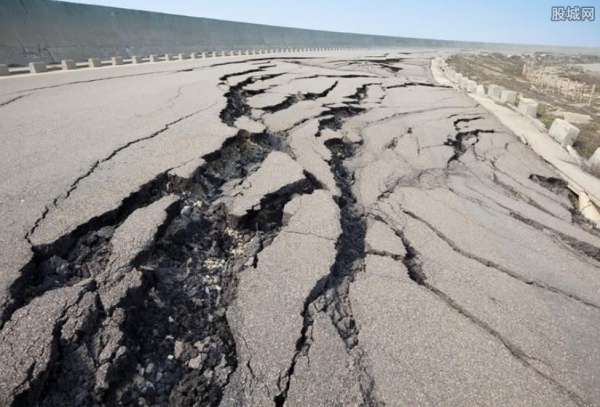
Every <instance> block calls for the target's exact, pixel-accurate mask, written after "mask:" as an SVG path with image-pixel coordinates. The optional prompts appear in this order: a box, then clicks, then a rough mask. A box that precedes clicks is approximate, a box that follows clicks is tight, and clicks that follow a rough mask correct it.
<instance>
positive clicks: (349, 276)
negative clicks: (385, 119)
mask: <svg viewBox="0 0 600 407" xmlns="http://www.w3.org/2000/svg"><path fill="white" fill-rule="evenodd" d="M359 93H360V95H362V97H364V92H360V91H359ZM359 98H360V97H359ZM362 111H363V109H356V110H346V109H343V108H342V109H332V111H331V112H329V114H333V115H334V120H333V121H332V122H330V123H334V124H335V125H336V127H337V126H338V125H341V123H342V121H343V119H344V118H345V117H350V116H353V115H356V114H359V113H360V112H362ZM325 145H326V147H327V148H328V149H329V150H330V151H331V153H332V157H331V160H330V163H329V164H330V167H331V171H332V173H333V174H334V179H335V181H336V185H337V186H338V188H339V189H340V192H341V195H340V197H339V198H337V199H336V202H337V204H338V206H339V208H340V215H341V216H340V222H341V228H342V233H341V235H340V237H339V239H338V242H337V244H336V251H337V254H336V259H335V262H334V264H333V266H332V267H331V270H330V273H329V274H328V275H327V276H326V277H324V278H323V279H321V280H319V281H317V283H316V284H315V286H314V287H313V289H312V290H311V292H310V294H309V295H308V297H307V298H306V299H305V302H304V308H303V311H302V317H303V325H302V328H301V331H300V336H299V337H298V340H297V342H296V351H295V353H294V356H293V357H292V360H291V363H290V366H289V368H288V369H287V371H286V373H285V374H284V375H283V376H282V377H280V378H279V381H278V387H279V390H280V392H279V394H277V395H276V396H275V397H274V399H273V401H274V402H275V405H276V406H277V407H282V406H284V405H285V403H286V400H287V396H288V392H289V389H290V384H291V377H292V375H293V374H294V369H295V366H296V363H297V361H298V359H299V358H300V357H302V356H306V357H308V353H309V350H310V347H311V345H312V343H313V339H312V326H313V323H314V319H315V316H316V314H317V313H325V314H326V315H327V316H328V317H329V318H330V320H331V322H332V324H333V326H334V327H335V328H336V330H337V332H338V335H339V336H340V338H341V339H342V340H343V341H344V343H345V345H346V348H347V349H348V351H349V352H351V351H353V350H354V352H353V353H351V355H352V356H353V357H354V361H355V365H356V366H357V367H358V368H359V372H358V373H359V384H360V388H361V392H362V396H363V404H364V405H365V406H371V405H376V401H375V398H374V391H373V388H374V382H373V379H372V378H371V377H370V376H369V375H368V374H367V372H366V369H365V367H364V366H363V358H362V356H363V354H362V351H361V350H360V349H357V344H358V330H357V326H356V321H355V319H354V315H353V313H352V307H351V304H350V300H349V289H350V284H351V283H352V282H353V281H354V278H355V276H356V275H357V273H359V272H360V271H363V270H364V266H365V265H364V257H365V231H366V222H365V218H364V212H363V209H362V206H361V205H360V204H358V202H357V199H356V197H355V196H354V194H353V192H352V184H353V183H354V174H353V173H350V172H349V171H348V170H347V168H346V167H345V165H344V161H345V160H347V159H349V158H351V157H352V156H353V155H354V154H355V151H356V145H355V144H352V143H350V142H347V141H343V140H338V139H332V140H328V141H327V142H326V143H325Z"/></svg>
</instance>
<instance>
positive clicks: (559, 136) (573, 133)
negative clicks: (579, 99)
mask: <svg viewBox="0 0 600 407" xmlns="http://www.w3.org/2000/svg"><path fill="white" fill-rule="evenodd" d="M548 135H550V137H552V138H553V139H554V140H556V141H558V142H559V143H560V145H561V146H563V147H566V146H572V145H573V143H575V140H577V137H578V136H579V129H578V128H577V127H575V126H573V125H572V124H571V123H569V122H568V121H566V120H563V119H554V121H553V122H552V126H550V130H548Z"/></svg>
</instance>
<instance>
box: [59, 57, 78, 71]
mask: <svg viewBox="0 0 600 407" xmlns="http://www.w3.org/2000/svg"><path fill="white" fill-rule="evenodd" d="M60 66H61V67H62V70H63V71H72V70H73V69H77V64H76V63H75V61H73V60H72V59H63V60H62V61H61V62H60Z"/></svg>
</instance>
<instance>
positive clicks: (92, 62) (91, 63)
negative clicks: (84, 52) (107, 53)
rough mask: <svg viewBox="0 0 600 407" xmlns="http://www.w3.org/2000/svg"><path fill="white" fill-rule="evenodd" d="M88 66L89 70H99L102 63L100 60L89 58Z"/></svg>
mask: <svg viewBox="0 0 600 407" xmlns="http://www.w3.org/2000/svg"><path fill="white" fill-rule="evenodd" d="M88 66H89V67H90V68H100V67H101V66H102V61H100V58H90V59H88Z"/></svg>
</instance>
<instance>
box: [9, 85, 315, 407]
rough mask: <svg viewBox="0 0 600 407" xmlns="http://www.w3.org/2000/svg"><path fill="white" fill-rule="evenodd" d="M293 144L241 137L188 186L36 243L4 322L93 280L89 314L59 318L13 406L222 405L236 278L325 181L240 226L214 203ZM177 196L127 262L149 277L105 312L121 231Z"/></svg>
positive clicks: (241, 109) (304, 184)
mask: <svg viewBox="0 0 600 407" xmlns="http://www.w3.org/2000/svg"><path fill="white" fill-rule="evenodd" d="M273 76H276V75H263V76H261V77H260V79H265V78H270V77H273ZM256 80H259V78H257V77H251V78H248V79H247V80H245V81H243V82H241V84H238V85H236V86H233V87H231V89H230V92H229V93H228V105H227V108H226V109H225V111H223V112H222V113H221V117H222V120H223V122H225V123H227V122H228V121H233V120H235V118H236V117H239V116H240V115H241V114H244V113H245V112H247V110H248V107H247V105H246V104H245V97H246V96H247V95H248V94H249V92H248V91H246V90H245V89H244V86H245V85H247V84H249V83H252V82H254V81H256ZM285 137H286V135H285V134H284V133H282V134H275V135H274V134H270V133H267V132H266V131H265V132H263V133H260V134H250V133H248V132H246V131H239V132H238V134H237V136H235V137H233V138H231V139H229V140H228V141H227V142H226V143H225V144H224V145H223V146H222V148H221V149H220V150H218V151H217V152H215V153H213V154H209V155H207V156H204V157H202V158H203V159H204V160H205V162H206V164H205V165H203V166H202V167H200V168H199V169H198V170H197V171H196V174H195V175H194V176H193V177H191V178H190V179H187V180H184V179H180V178H177V177H175V176H170V175H169V174H168V172H165V173H163V174H160V175H159V176H157V177H156V178H155V179H154V180H152V181H151V182H150V183H148V184H147V185H144V186H142V187H141V188H140V190H139V191H138V192H135V193H133V194H132V195H131V196H130V197H129V198H127V199H126V200H124V201H123V203H122V205H121V206H120V207H119V208H118V209H117V210H115V211H112V212H109V213H105V214H104V215H102V216H100V217H98V218H96V219H93V220H91V221H90V222H88V223H86V224H84V225H81V226H80V227H78V228H77V229H76V230H75V231H74V232H72V233H70V234H69V235H67V236H63V237H61V238H60V239H59V240H58V241H56V242H55V243H53V244H51V245H48V246H44V247H35V248H34V251H35V256H34V260H33V261H32V263H31V264H30V265H29V267H28V268H27V273H24V274H23V277H22V278H21V279H20V281H19V282H18V284H15V285H14V286H13V290H12V291H13V297H14V299H15V300H14V302H13V304H12V307H11V309H10V312H9V313H7V314H6V315H5V319H4V321H3V322H5V321H6V320H8V319H9V318H10V315H11V314H12V313H13V312H14V311H15V310H16V309H18V308H20V307H23V306H26V305H27V304H29V303H30V302H31V301H32V300H33V299H35V298H39V297H41V296H44V295H45V294H46V293H48V292H49V291H51V290H56V289H59V288H62V287H72V286H73V285H74V284H77V283H78V282H81V281H83V280H90V281H92V284H90V285H89V288H87V289H86V295H85V296H83V297H84V298H86V301H87V302H86V303H85V305H84V304H83V300H81V299H80V300H79V302H78V307H81V313H82V314H81V315H79V317H78V318H76V321H75V320H72V319H69V318H70V317H69V316H68V315H66V314H65V316H64V317H61V321H59V322H57V324H56V329H55V331H56V332H55V341H54V343H55V345H53V355H55V356H53V358H52V360H51V361H50V364H49V366H48V369H47V370H46V372H45V373H44V374H43V375H41V376H39V377H35V378H34V377H32V378H31V381H32V382H35V383H36V384H35V386H32V387H31V389H29V390H27V391H25V392H24V393H23V394H20V395H18V396H17V398H16V399H15V400H20V401H19V403H21V404H20V405H30V404H32V403H33V400H43V401H42V402H41V404H40V403H39V402H37V404H36V405H43V406H62V405H71V406H85V405H93V404H94V403H96V404H102V403H104V404H109V405H121V406H134V405H135V406H138V405H158V406H162V405H165V406H166V405H178V406H208V405H218V404H219V402H220V399H221V397H222V390H223V388H224V387H225V386H226V385H227V383H228V380H229V376H230V375H231V373H232V372H233V371H234V370H235V369H236V367H237V357H236V354H235V344H234V342H233V336H232V334H231V332H230V330H229V326H228V324H227V320H226V318H225V310H226V307H227V305H228V304H229V302H230V301H231V299H232V298H234V296H235V290H236V273H237V271H239V270H240V269H241V268H242V267H243V266H244V265H246V264H248V262H250V263H253V264H255V263H256V253H257V252H258V251H260V250H262V249H263V248H264V247H265V246H267V245H268V244H270V242H271V241H272V239H273V238H274V236H275V235H276V234H277V233H278V232H279V229H280V227H281V223H282V215H283V207H284V206H285V204H286V203H287V202H288V201H289V200H290V199H291V198H292V196H295V195H297V194H303V193H310V192H312V191H313V190H314V189H315V188H319V185H315V183H314V182H313V181H311V180H313V178H314V177H311V176H310V174H306V175H307V177H306V178H305V179H304V180H303V181H301V182H298V183H296V184H294V185H291V186H288V187H286V188H284V189H282V190H280V191H276V192H275V193H272V194H270V195H268V196H266V197H264V199H263V200H262V201H261V204H260V209H259V210H256V211H250V212H249V213H248V214H247V215H246V216H244V217H243V218H241V219H232V218H230V217H229V215H228V214H227V211H226V209H225V206H224V205H223V204H217V203H216V202H217V200H218V199H219V198H220V197H221V195H222V191H221V187H222V186H223V185H224V184H225V182H227V181H231V180H235V179H238V180H240V182H241V181H242V180H243V179H245V178H246V177H247V176H248V175H249V174H250V173H251V172H252V171H254V170H256V169H257V168H258V167H259V166H260V163H262V161H263V160H264V159H265V157H266V156H267V155H268V153H269V152H270V151H273V150H279V151H286V152H287V151H288V150H289V148H288V147H287V143H286V140H285ZM170 194H177V195H178V196H179V197H180V202H179V203H178V204H177V205H173V206H172V207H171V209H170V212H169V213H170V215H169V217H168V218H167V221H166V222H165V224H164V225H162V226H161V227H160V230H159V232H158V234H157V240H156V242H155V243H154V245H152V247H151V248H149V250H147V251H145V252H144V255H143V256H138V257H136V259H135V260H134V262H133V263H132V264H131V265H130V267H131V268H132V269H134V268H135V269H136V270H141V271H142V280H141V284H140V285H139V286H133V287H132V288H131V289H128V291H127V292H126V293H125V294H124V295H125V296H124V297H122V298H121V299H120V300H119V301H118V304H117V307H116V308H114V309H110V310H109V309H104V307H103V303H102V301H101V300H100V298H101V295H102V294H103V292H104V291H103V290H105V287H104V286H103V282H102V281H100V282H98V283H95V281H96V277H97V276H98V275H99V274H100V273H102V272H103V271H104V270H105V269H106V267H107V263H108V259H109V257H110V255H111V252H112V244H111V239H112V237H113V235H114V232H115V230H117V229H118V228H119V226H120V225H121V224H122V223H124V222H125V221H126V219H127V218H128V217H129V216H130V215H131V214H132V213H133V212H134V211H135V210H137V209H139V208H144V207H146V206H148V205H150V204H151V203H153V202H155V201H157V200H158V199H160V198H162V197H164V196H166V195H170ZM182 207H183V208H182ZM118 278H120V277H118ZM123 278H125V276H124V277H123ZM88 294H89V295H88ZM69 324H70V325H69ZM73 324H75V325H76V326H77V328H76V330H75V331H73V330H72V327H71V325H73ZM64 326H68V327H69V330H67V331H65V328H63V327H64ZM73 332H74V333H73ZM107 349H110V353H109V354H107V353H106V352H107Z"/></svg>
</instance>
